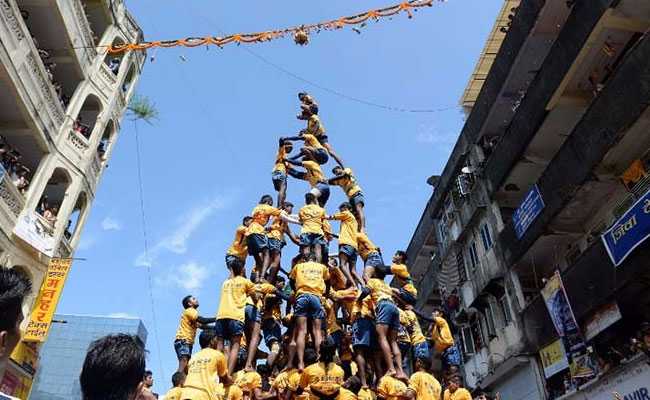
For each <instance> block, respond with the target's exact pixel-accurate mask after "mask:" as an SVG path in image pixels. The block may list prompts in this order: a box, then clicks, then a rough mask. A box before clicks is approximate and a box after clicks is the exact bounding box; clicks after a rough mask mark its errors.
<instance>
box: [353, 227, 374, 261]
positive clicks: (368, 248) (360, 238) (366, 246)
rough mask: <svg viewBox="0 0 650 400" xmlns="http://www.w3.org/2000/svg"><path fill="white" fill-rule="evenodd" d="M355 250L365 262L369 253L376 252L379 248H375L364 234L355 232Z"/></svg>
mask: <svg viewBox="0 0 650 400" xmlns="http://www.w3.org/2000/svg"><path fill="white" fill-rule="evenodd" d="M357 250H358V251H359V255H360V256H361V258H362V259H363V260H364V261H365V260H366V259H367V258H368V255H369V254H370V253H373V252H378V251H379V247H377V246H375V244H374V243H373V242H371V241H370V239H368V235H366V234H365V233H364V232H357Z"/></svg>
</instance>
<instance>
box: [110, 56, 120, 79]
mask: <svg viewBox="0 0 650 400" xmlns="http://www.w3.org/2000/svg"><path fill="white" fill-rule="evenodd" d="M121 63H122V60H121V59H119V58H117V57H116V58H112V59H111V60H110V61H109V62H108V69H110V70H111V72H112V73H113V74H115V76H117V74H119V72H120V64H121Z"/></svg>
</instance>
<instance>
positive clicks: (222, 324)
mask: <svg viewBox="0 0 650 400" xmlns="http://www.w3.org/2000/svg"><path fill="white" fill-rule="evenodd" d="M214 328H215V331H216V334H217V337H218V338H221V339H230V338H232V337H235V336H241V335H243V334H244V323H243V322H241V321H237V320H234V319H230V318H223V319H218V320H217V322H216V323H215V324H214Z"/></svg>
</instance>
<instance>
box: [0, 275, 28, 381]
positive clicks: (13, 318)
mask: <svg viewBox="0 0 650 400" xmlns="http://www.w3.org/2000/svg"><path fill="white" fill-rule="evenodd" d="M31 289H32V283H31V281H30V280H29V279H28V278H27V277H26V276H25V275H24V274H22V273H20V272H19V271H18V270H16V269H13V268H12V269H9V268H5V267H0V376H1V375H2V374H3V373H4V368H5V364H6V363H7V360H8V359H9V355H10V354H11V352H12V351H13V350H14V348H15V347H16V345H17V344H18V342H19V341H20V335H21V334H20V324H21V323H22V322H23V319H24V315H23V309H22V306H23V300H24V299H25V297H26V296H27V295H28V294H29V292H30V291H31Z"/></svg>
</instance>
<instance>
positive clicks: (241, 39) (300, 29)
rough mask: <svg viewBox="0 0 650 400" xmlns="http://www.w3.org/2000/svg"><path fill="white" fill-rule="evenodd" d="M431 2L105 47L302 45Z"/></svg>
mask: <svg viewBox="0 0 650 400" xmlns="http://www.w3.org/2000/svg"><path fill="white" fill-rule="evenodd" d="M434 1H435V2H445V1H446V0H410V1H404V2H401V3H399V4H395V5H392V6H389V7H384V8H381V9H377V10H370V11H366V12H364V13H361V14H357V15H353V16H349V17H341V18H338V19H334V20H330V21H325V22H320V23H317V24H309V25H300V26H297V27H292V28H285V29H280V30H273V31H265V32H256V33H237V34H233V35H228V36H224V37H221V36H206V37H188V38H183V39H176V40H157V41H151V42H140V43H126V44H116V45H112V46H107V52H108V53H109V54H118V53H124V52H127V51H133V50H146V49H150V48H169V47H198V46H204V45H205V46H207V45H215V46H218V47H223V46H225V45H228V44H231V43H236V44H237V45H240V44H242V43H244V44H250V43H262V42H268V41H271V40H275V39H280V38H284V37H286V36H287V35H292V36H293V39H294V42H295V43H296V44H298V45H301V46H305V45H307V44H309V35H310V34H312V33H319V32H320V31H321V30H337V29H342V28H344V27H346V26H354V25H359V26H360V27H363V26H365V24H366V23H367V21H369V20H374V21H379V20H380V19H383V18H390V17H392V16H394V15H397V14H400V13H406V14H407V15H408V18H413V12H415V11H418V10H419V9H420V8H424V7H431V6H433V3H434ZM352 29H353V30H354V31H355V32H357V33H359V32H360V31H359V29H357V28H352Z"/></svg>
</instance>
